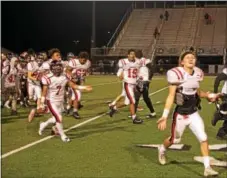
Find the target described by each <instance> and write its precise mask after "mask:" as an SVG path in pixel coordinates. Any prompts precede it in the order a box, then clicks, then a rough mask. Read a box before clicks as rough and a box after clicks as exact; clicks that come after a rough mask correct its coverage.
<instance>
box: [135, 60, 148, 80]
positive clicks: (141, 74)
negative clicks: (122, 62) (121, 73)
mask: <svg viewBox="0 0 227 178" xmlns="http://www.w3.org/2000/svg"><path fill="white" fill-rule="evenodd" d="M140 60H141V63H142V64H141V65H142V66H141V67H140V69H139V74H138V78H140V79H142V80H143V81H149V69H148V68H147V66H146V65H147V64H149V63H151V60H150V59H146V58H141V59H140Z"/></svg>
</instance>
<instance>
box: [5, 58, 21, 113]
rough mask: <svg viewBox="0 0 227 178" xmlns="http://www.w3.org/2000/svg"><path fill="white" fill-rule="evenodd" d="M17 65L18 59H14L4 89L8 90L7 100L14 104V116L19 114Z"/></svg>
mask: <svg viewBox="0 0 227 178" xmlns="http://www.w3.org/2000/svg"><path fill="white" fill-rule="evenodd" d="M17 63H18V58H16V57H12V58H11V60H10V66H9V68H8V71H7V73H6V77H5V80H4V88H5V90H6V98H7V99H9V102H10V101H11V102H12V113H11V114H12V115H16V114H17V95H18V82H17V81H16V76H17V68H16V66H17Z"/></svg>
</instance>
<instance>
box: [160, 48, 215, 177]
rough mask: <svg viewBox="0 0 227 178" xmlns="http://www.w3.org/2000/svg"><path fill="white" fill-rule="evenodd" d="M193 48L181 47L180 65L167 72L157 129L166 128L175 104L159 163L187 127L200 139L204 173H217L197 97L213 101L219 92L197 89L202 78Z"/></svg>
mask: <svg viewBox="0 0 227 178" xmlns="http://www.w3.org/2000/svg"><path fill="white" fill-rule="evenodd" d="M196 60H197V59H196V51H195V50H194V49H190V50H184V51H183V52H182V54H181V55H180V58H179V66H180V67H175V68H172V69H170V70H169V71H168V72H167V81H168V83H169V94H168V97H167V99H166V103H165V108H164V111H163V115H162V117H161V118H160V119H159V120H158V121H157V123H158V129H159V130H161V131H162V130H165V129H166V123H167V119H168V115H169V112H170V109H171V107H172V105H173V103H174V102H175V103H176V107H175V109H174V113H173V120H172V129H171V136H170V137H168V138H167V139H166V140H165V141H164V142H163V144H162V145H161V146H160V147H159V148H158V158H159V162H160V164H162V165H164V164H166V158H165V151H166V149H167V148H168V147H170V146H171V145H172V144H174V143H179V142H180V140H181V137H182V135H183V132H184V130H185V128H186V127H187V126H188V127H189V128H190V130H191V131H192V132H193V134H194V135H195V136H196V138H197V139H198V141H199V142H200V148H201V153H202V155H203V159H204V167H205V169H204V176H210V175H217V174H218V172H216V171H214V170H213V169H212V168H211V167H210V160H209V148H208V141H207V134H206V132H205V128H204V123H203V119H202V118H201V117H200V115H199V113H198V110H199V109H200V104H199V103H200V98H207V99H208V100H209V101H211V102H214V101H215V100H216V99H217V98H218V97H219V94H213V93H207V92H204V91H202V90H200V82H201V81H202V80H203V75H204V74H203V71H202V70H201V69H199V68H197V67H195V65H196Z"/></svg>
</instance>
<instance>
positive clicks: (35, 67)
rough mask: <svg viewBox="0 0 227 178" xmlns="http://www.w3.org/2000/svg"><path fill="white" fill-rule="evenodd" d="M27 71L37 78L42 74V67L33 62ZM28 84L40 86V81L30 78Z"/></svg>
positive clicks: (29, 64) (28, 65)
mask: <svg viewBox="0 0 227 178" xmlns="http://www.w3.org/2000/svg"><path fill="white" fill-rule="evenodd" d="M27 69H28V72H32V73H33V74H32V76H33V77H37V76H38V75H40V72H41V67H39V65H38V63H37V62H36V61H31V62H29V63H28V64H27ZM28 82H29V83H31V84H35V85H40V81H34V80H31V79H29V78H28Z"/></svg>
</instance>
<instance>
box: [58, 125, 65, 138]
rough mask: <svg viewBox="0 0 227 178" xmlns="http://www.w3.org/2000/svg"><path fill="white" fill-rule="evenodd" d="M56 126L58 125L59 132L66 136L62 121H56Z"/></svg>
mask: <svg viewBox="0 0 227 178" xmlns="http://www.w3.org/2000/svg"><path fill="white" fill-rule="evenodd" d="M56 127H57V129H58V132H59V134H60V136H61V137H66V135H65V133H64V131H63V126H62V123H59V122H57V123H56Z"/></svg>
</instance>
